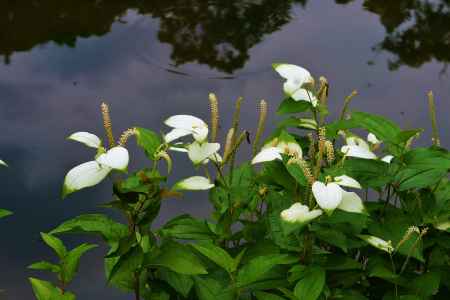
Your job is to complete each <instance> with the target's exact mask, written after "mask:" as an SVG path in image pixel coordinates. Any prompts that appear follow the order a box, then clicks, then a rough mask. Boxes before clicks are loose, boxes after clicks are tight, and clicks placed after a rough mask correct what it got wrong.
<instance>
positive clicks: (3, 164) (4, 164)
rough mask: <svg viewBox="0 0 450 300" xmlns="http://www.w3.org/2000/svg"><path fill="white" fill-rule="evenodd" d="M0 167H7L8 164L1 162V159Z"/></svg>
mask: <svg viewBox="0 0 450 300" xmlns="http://www.w3.org/2000/svg"><path fill="white" fill-rule="evenodd" d="M0 165H1V166H5V167H7V166H8V164H7V163H5V162H4V161H3V160H1V159H0Z"/></svg>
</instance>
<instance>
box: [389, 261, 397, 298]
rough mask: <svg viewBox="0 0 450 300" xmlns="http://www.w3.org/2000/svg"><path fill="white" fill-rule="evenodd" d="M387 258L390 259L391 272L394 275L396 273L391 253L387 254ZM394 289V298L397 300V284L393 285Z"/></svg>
mask: <svg viewBox="0 0 450 300" xmlns="http://www.w3.org/2000/svg"><path fill="white" fill-rule="evenodd" d="M389 258H390V259H391V266H392V272H393V273H394V274H396V273H397V271H396V268H395V264H394V259H393V258H392V253H389ZM394 289H395V298H396V299H397V298H398V287H397V283H394Z"/></svg>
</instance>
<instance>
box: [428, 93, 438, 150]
mask: <svg viewBox="0 0 450 300" xmlns="http://www.w3.org/2000/svg"><path fill="white" fill-rule="evenodd" d="M428 109H429V111H430V118H431V126H432V127H433V139H432V141H433V145H435V146H440V145H441V139H440V138H439V130H438V126H437V119H436V105H435V104H434V95H433V92H431V91H430V92H428Z"/></svg>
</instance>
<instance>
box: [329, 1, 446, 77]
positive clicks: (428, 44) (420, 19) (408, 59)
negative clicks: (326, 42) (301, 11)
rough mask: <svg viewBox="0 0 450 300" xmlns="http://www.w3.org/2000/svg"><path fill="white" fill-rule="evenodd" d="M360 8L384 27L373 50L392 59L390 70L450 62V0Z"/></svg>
mask: <svg viewBox="0 0 450 300" xmlns="http://www.w3.org/2000/svg"><path fill="white" fill-rule="evenodd" d="M352 1H353V0H340V1H339V0H336V2H341V3H349V2H352ZM364 7H365V9H367V10H369V11H370V12H373V13H375V14H377V15H379V17H380V22H381V23H382V24H383V26H384V27H385V28H386V32H387V34H386V37H385V39H384V40H383V41H382V42H381V43H380V44H379V45H378V47H376V48H377V50H378V51H382V50H386V51H389V52H391V53H392V54H393V55H394V56H395V58H394V59H393V60H391V61H390V62H389V67H390V69H392V70H395V69H398V68H399V67H400V66H402V65H407V66H410V67H420V66H421V65H423V64H424V63H426V62H429V61H431V60H433V59H435V60H437V61H440V62H443V63H444V64H445V65H446V64H448V63H449V62H450V0H365V1H364Z"/></svg>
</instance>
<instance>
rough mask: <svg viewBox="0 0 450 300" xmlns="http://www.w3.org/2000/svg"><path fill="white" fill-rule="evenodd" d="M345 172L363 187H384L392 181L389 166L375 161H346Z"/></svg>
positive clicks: (358, 159) (360, 159) (354, 159)
mask: <svg viewBox="0 0 450 300" xmlns="http://www.w3.org/2000/svg"><path fill="white" fill-rule="evenodd" d="M344 172H345V174H346V175H347V176H350V177H352V178H354V179H356V180H357V181H358V182H359V183H361V185H363V186H368V187H372V188H376V187H381V186H384V185H385V184H387V183H388V182H390V181H391V180H392V179H391V177H390V176H389V165H388V164H386V163H385V162H382V161H378V160H373V159H363V158H351V159H346V160H345V163H344Z"/></svg>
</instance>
